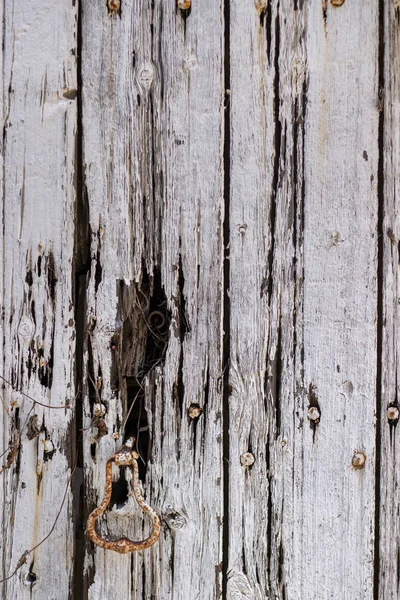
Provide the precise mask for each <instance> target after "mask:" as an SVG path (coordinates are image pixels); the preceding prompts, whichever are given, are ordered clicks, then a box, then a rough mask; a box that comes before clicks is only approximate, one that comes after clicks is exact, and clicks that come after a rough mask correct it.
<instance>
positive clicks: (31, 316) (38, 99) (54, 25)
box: [0, 0, 77, 600]
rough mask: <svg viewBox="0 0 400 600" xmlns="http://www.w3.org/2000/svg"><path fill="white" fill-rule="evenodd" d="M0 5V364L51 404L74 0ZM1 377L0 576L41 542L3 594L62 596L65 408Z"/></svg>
mask: <svg viewBox="0 0 400 600" xmlns="http://www.w3.org/2000/svg"><path fill="white" fill-rule="evenodd" d="M3 11H4V12H3V18H4V21H3V59H2V65H3V69H2V72H3V78H4V79H3V86H2V90H3V96H2V100H3V118H4V121H3V151H2V157H3V163H2V164H3V170H2V178H3V186H2V196H3V199H2V210H1V227H0V232H1V233H0V235H1V244H0V245H1V262H0V264H1V266H0V268H1V281H2V298H1V305H2V331H3V343H2V346H1V348H2V349H1V364H2V366H1V374H2V375H4V376H5V377H6V378H7V379H9V380H10V381H11V382H12V383H13V385H14V386H15V387H16V388H18V389H20V390H22V391H23V392H24V393H25V394H29V395H30V396H31V397H32V398H34V399H36V400H38V401H40V402H42V403H44V404H48V405H50V406H51V407H57V406H58V407H59V406H62V405H65V404H67V403H68V402H71V403H72V404H73V400H74V395H75V394H74V383H73V378H74V372H73V368H74V345H75V343H74V335H75V334H74V298H73V287H72V284H73V281H72V277H71V269H72V257H73V244H74V220H75V219H74V210H75V182H74V177H75V164H74V159H75V134H76V95H77V81H76V7H75V6H74V5H73V4H72V3H71V2H70V1H68V2H67V1H61V2H58V3H57V4H56V5H52V4H49V3H47V2H43V1H41V0H35V1H34V2H33V1H29V0H28V1H27V2H23V3H20V2H12V1H7V2H5V3H4V6H3ZM2 388H3V389H2V399H3V402H4V406H5V407H8V410H9V413H10V418H8V416H7V415H6V414H5V413H4V412H3V410H2V413H3V414H2V448H1V452H2V459H1V461H2V475H1V478H2V494H3V497H2V500H3V502H2V536H1V537H2V539H1V545H2V549H1V552H2V554H1V556H2V569H1V573H2V575H1V577H2V578H4V577H7V576H8V575H10V574H11V573H12V572H13V571H14V570H15V568H16V567H17V565H18V562H19V560H20V559H21V556H22V555H23V554H24V553H25V552H26V551H28V550H30V549H31V548H33V547H34V546H36V545H38V546H37V548H36V549H35V550H34V551H33V552H31V553H30V554H29V555H28V556H27V558H26V562H25V563H24V562H22V566H21V568H20V570H19V571H18V572H17V573H16V574H15V576H14V577H13V578H11V579H10V580H8V581H6V582H5V583H3V584H2V598H19V599H21V600H23V599H25V598H26V599H27V598H33V597H37V598H44V597H46V598H51V597H58V598H68V597H69V594H71V593H72V590H71V584H72V564H73V550H74V530H73V524H72V509H73V507H72V492H71V487H70V485H69V476H70V475H71V469H72V467H73V464H72V460H73V456H72V455H73V453H74V451H73V443H74V436H73V435H72V429H71V425H72V416H73V409H71V408H70V409H62V410H55V409H51V408H44V407H41V406H39V405H38V404H33V403H32V401H31V400H29V399H28V398H27V397H26V396H23V395H22V394H20V393H17V392H13V391H12V390H11V389H10V388H9V387H7V386H5V385H2ZM4 410H5V409H4ZM13 423H14V424H15V429H14V428H13ZM18 442H19V443H18ZM10 445H11V446H10ZM8 447H9V448H8ZM7 448H8V450H7ZM13 450H14V451H13ZM64 494H66V497H65V504H64V506H63V508H62V510H61V513H60V515H59V518H58V521H57V524H56V526H55V528H54V531H53V532H52V533H51V536H50V537H49V539H48V540H47V541H46V542H45V543H43V545H39V544H40V542H41V540H42V539H43V538H44V537H45V536H46V535H47V534H48V533H49V532H50V530H51V528H52V526H53V524H54V522H55V520H56V518H57V514H58V512H59V510H60V509H61V505H62V500H63V497H64ZM55 557H57V559H56V560H55Z"/></svg>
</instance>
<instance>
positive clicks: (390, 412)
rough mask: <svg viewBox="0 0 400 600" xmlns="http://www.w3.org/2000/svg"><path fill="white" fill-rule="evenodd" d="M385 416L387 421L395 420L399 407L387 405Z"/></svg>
mask: <svg viewBox="0 0 400 600" xmlns="http://www.w3.org/2000/svg"><path fill="white" fill-rule="evenodd" d="M387 418H388V419H389V421H397V419H398V418H399V409H398V408H397V406H389V408H388V409H387Z"/></svg>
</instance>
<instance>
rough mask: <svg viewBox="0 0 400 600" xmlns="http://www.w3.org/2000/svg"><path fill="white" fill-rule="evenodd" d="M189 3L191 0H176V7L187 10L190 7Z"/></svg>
mask: <svg viewBox="0 0 400 600" xmlns="http://www.w3.org/2000/svg"><path fill="white" fill-rule="evenodd" d="M191 4H192V2H191V0H178V8H180V9H181V10H187V9H188V8H190V6H191Z"/></svg>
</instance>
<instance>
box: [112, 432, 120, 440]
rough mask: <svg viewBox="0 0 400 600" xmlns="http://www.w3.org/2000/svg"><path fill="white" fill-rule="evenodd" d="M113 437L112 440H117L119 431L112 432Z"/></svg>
mask: <svg viewBox="0 0 400 600" xmlns="http://www.w3.org/2000/svg"><path fill="white" fill-rule="evenodd" d="M113 438H114V440H119V433H117V432H115V433H113Z"/></svg>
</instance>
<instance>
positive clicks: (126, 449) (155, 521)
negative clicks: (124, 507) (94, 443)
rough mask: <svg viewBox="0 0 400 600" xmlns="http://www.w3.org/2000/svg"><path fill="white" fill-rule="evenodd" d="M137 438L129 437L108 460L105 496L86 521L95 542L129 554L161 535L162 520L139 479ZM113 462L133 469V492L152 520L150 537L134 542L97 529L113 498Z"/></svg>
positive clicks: (141, 548)
mask: <svg viewBox="0 0 400 600" xmlns="http://www.w3.org/2000/svg"><path fill="white" fill-rule="evenodd" d="M134 443H135V438H133V437H132V438H129V439H128V440H127V441H126V443H125V445H124V446H122V448H121V449H120V450H118V451H117V452H116V453H115V454H114V456H113V457H112V458H110V459H109V460H108V461H107V465H106V489H105V494H104V498H103V500H102V502H101V504H100V506H98V507H97V508H96V509H95V510H94V511H93V512H92V513H91V514H90V515H89V518H88V520H87V523H86V530H87V533H88V535H89V537H90V539H91V540H92V542H94V543H95V544H97V545H98V546H100V548H104V549H105V550H114V552H119V553H120V554H127V553H128V552H137V551H139V550H145V549H146V548H149V547H150V546H152V545H153V544H154V543H155V542H156V541H157V540H158V537H159V535H160V529H161V522H160V518H159V517H158V515H157V513H156V512H155V511H154V510H153V509H152V508H151V507H150V506H149V505H148V504H147V503H146V502H145V500H144V498H143V496H142V493H141V490H140V480H139V467H138V464H137V459H138V458H139V454H138V453H137V452H135V451H134V450H133V445H134ZM113 462H114V463H115V464H116V465H117V466H118V467H122V466H124V467H128V466H130V467H131V468H132V471H133V493H134V496H135V500H136V502H137V504H138V505H139V506H140V508H141V509H142V511H143V512H144V513H146V514H147V515H148V516H149V517H150V518H151V520H152V528H151V533H150V535H149V537H148V538H146V539H145V540H143V541H140V542H133V541H132V540H129V539H128V538H125V537H123V538H120V539H118V540H115V541H110V540H108V539H104V538H102V537H101V536H100V535H98V533H97V531H96V521H97V519H98V518H99V517H100V516H101V515H102V514H103V513H104V511H105V510H106V508H107V506H108V505H109V503H110V500H111V492H112V464H113Z"/></svg>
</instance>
